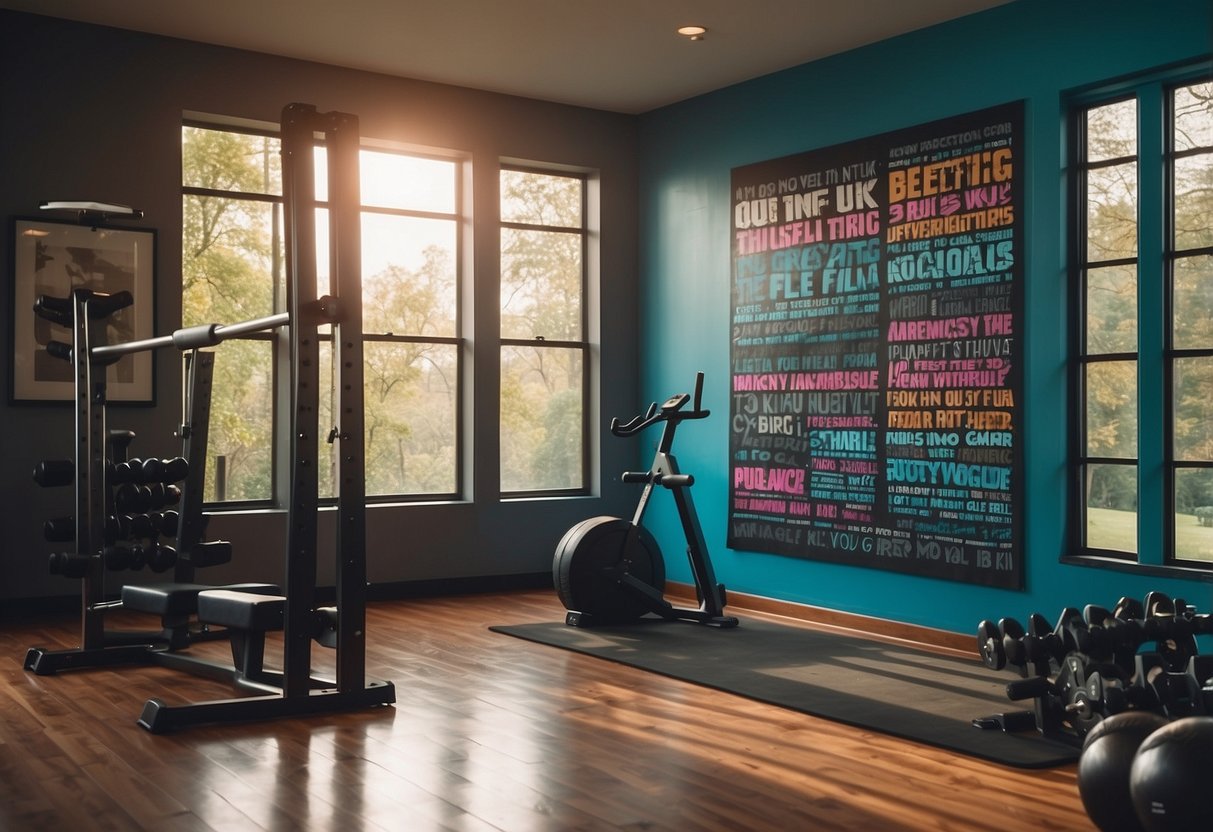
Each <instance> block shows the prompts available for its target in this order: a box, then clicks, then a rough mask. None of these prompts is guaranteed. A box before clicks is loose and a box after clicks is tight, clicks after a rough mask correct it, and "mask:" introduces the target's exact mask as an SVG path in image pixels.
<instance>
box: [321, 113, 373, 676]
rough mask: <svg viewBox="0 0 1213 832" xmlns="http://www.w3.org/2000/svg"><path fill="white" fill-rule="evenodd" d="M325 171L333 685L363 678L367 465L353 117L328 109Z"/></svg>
mask: <svg viewBox="0 0 1213 832" xmlns="http://www.w3.org/2000/svg"><path fill="white" fill-rule="evenodd" d="M329 119H330V123H329V127H328V130H327V131H326V141H327V145H328V158H329V163H328V170H329V188H328V191H329V200H330V204H329V221H330V235H329V237H330V239H331V241H332V242H331V244H330V252H331V263H330V266H331V268H330V274H332V276H333V278H332V286H331V287H330V291H331V292H332V294H334V295H335V296H336V297H337V299H338V303H337V307H338V309H339V311H340V314H339V315H338V317H337V320H336V321H335V322H334V324H333V384H332V389H333V390H334V391H336V401H335V402H334V406H333V424H334V427H335V428H336V430H335V433H334V436H335V441H336V445H335V447H336V449H337V466H336V472H335V477H334V480H335V485H336V489H337V516H338V523H337V539H336V557H337V564H336V576H337V657H336V663H337V687H338V689H339V690H340V691H342V692H343V693H350V692H353V691H356V690H361V689H362V688H363V686H364V685H365V684H366V679H365V676H366V465H365V461H364V456H365V439H364V435H363V434H364V425H363V422H364V413H363V386H364V382H363V355H362V353H363V345H362V241H361V233H362V229H361V225H362V221H361V202H362V198H361V194H360V192H359V179H360V177H359V170H358V168H359V151H360V142H361V140H360V137H359V130H358V118H357V117H356V116H352V115H348V114H344V113H331V114H330V115H329Z"/></svg>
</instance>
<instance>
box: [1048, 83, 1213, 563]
mask: <svg viewBox="0 0 1213 832" xmlns="http://www.w3.org/2000/svg"><path fill="white" fill-rule="evenodd" d="M1209 81H1213V73H1210V70H1209V67H1208V64H1207V63H1206V64H1204V65H1201V66H1189V67H1184V68H1179V69H1176V68H1169V69H1165V70H1160V71H1157V72H1153V73H1149V74H1145V75H1141V76H1137V77H1134V78H1129V79H1122V80H1120V81H1117V82H1114V83H1110V84H1105V85H1101V86H1100V87H1095V88H1091V89H1089V90H1085V91H1080V92H1078V93H1076V94H1075V95H1073V96H1072V97H1071V98H1070V99H1069V101H1068V102H1067V104H1068V107H1067V110H1066V126H1067V130H1068V133H1069V136H1070V141H1069V143H1068V153H1069V160H1070V161H1069V170H1068V171H1067V179H1066V181H1067V200H1066V207H1067V215H1068V222H1067V228H1068V232H1069V237H1070V244H1069V246H1068V250H1069V256H1068V279H1069V285H1070V298H1071V303H1072V304H1073V308H1074V309H1075V310H1076V314H1075V316H1074V318H1073V325H1072V327H1071V333H1072V334H1071V356H1072V358H1071V360H1070V361H1069V362H1068V363H1069V366H1070V381H1069V389H1070V391H1071V395H1072V396H1073V400H1072V402H1071V406H1070V408H1069V410H1070V413H1071V419H1070V429H1069V447H1070V449H1071V451H1070V455H1069V456H1070V463H1069V467H1070V471H1071V499H1070V501H1069V504H1070V506H1071V511H1070V513H1069V515H1070V517H1071V518H1076V519H1074V520H1073V521H1072V522H1071V524H1070V533H1069V534H1068V536H1067V537H1068V540H1069V543H1068V547H1067V549H1068V551H1067V552H1063V554H1062V557H1061V561H1062V562H1064V563H1077V564H1083V565H1099V566H1107V567H1111V568H1114V569H1127V570H1130V571H1136V572H1142V573H1148V574H1156V575H1169V576H1178V575H1187V576H1193V575H1198V576H1201V577H1204V578H1208V577H1209V576H1210V575H1213V561H1211V562H1208V563H1206V562H1203V561H1197V560H1185V559H1180V558H1177V557H1176V539H1175V538H1176V523H1175V517H1176V515H1175V485H1176V472H1177V471H1179V470H1182V469H1195V468H1205V469H1213V459H1209V460H1182V461H1181V460H1179V459H1178V458H1177V456H1178V455H1177V454H1176V449H1175V433H1174V425H1175V402H1174V397H1175V372H1174V371H1175V366H1176V361H1177V360H1178V359H1183V358H1189V357H1213V343H1210V345H1209V346H1208V347H1201V348H1185V349H1182V350H1177V349H1175V348H1174V344H1173V332H1174V298H1173V292H1174V273H1175V268H1174V267H1175V262H1176V261H1177V260H1178V259H1179V258H1180V257H1186V256H1192V255H1193V254H1199V253H1201V252H1203V253H1213V247H1209V248H1207V249H1185V250H1183V251H1182V252H1180V251H1177V250H1176V248H1175V238H1174V223H1175V207H1176V205H1175V202H1176V201H1175V198H1174V197H1175V192H1174V163H1175V160H1176V158H1182V157H1184V156H1189V155H1197V154H1200V153H1202V152H1207V151H1208V148H1204V149H1202V148H1195V149H1191V150H1185V151H1180V152H1176V151H1175V146H1174V139H1173V135H1174V125H1175V113H1174V91H1175V90H1176V89H1178V88H1181V87H1185V86H1189V85H1193V84H1200V83H1207V82H1209ZM1125 100H1133V101H1135V104H1136V131H1135V132H1136V136H1135V145H1134V153H1133V154H1131V155H1129V156H1119V157H1116V158H1114V159H1100V160H1099V161H1097V162H1090V161H1089V160H1088V158H1087V149H1088V135H1087V131H1086V119H1087V113H1088V112H1089V111H1090V110H1092V109H1094V108H1097V107H1102V106H1107V105H1111V104H1115V103H1117V102H1120V101H1125ZM1129 159H1132V160H1133V161H1134V164H1135V169H1136V173H1137V187H1136V190H1137V193H1136V197H1137V199H1136V203H1137V216H1136V218H1135V222H1136V234H1137V245H1136V256H1135V257H1133V258H1118V259H1109V260H1091V259H1088V250H1087V246H1088V237H1087V232H1088V228H1087V210H1088V203H1087V174H1088V172H1089V171H1090V170H1094V169H1099V168H1103V167H1108V166H1111V165H1115V164H1124V163H1126V160H1129ZM1118 265H1122V266H1123V265H1132V266H1134V267H1135V268H1136V270H1137V304H1136V316H1137V327H1136V331H1137V344H1136V349H1135V350H1133V351H1125V352H1110V353H1099V354H1090V353H1088V351H1087V337H1086V335H1087V327H1088V324H1089V320H1088V308H1087V286H1088V283H1087V280H1088V274H1089V272H1090V270H1091V269H1092V268H1099V267H1108V266H1118ZM1126 360H1132V361H1134V362H1135V364H1136V370H1135V376H1136V379H1137V382H1136V384H1135V396H1136V400H1135V404H1134V407H1135V411H1136V415H1137V421H1138V427H1137V435H1136V456H1135V457H1133V458H1131V459H1128V458H1120V457H1100V456H1094V455H1090V454H1088V452H1087V450H1088V449H1087V434H1086V431H1087V416H1088V412H1087V396H1086V377H1087V371H1088V368H1089V367H1090V366H1092V365H1094V364H1098V363H1104V362H1111V361H1126ZM1151 376H1153V378H1151ZM1102 464H1110V465H1132V466H1133V467H1135V469H1136V476H1135V484H1136V493H1137V501H1136V503H1137V511H1136V518H1137V520H1136V523H1135V529H1136V540H1135V544H1134V548H1135V551H1133V552H1122V551H1116V550H1110V549H1103V548H1098V547H1093V546H1090V545H1088V542H1087V528H1088V526H1087V522H1088V514H1087V508H1088V507H1087V502H1088V499H1087V489H1086V472H1087V470H1088V467H1089V466H1091V465H1102ZM1150 516H1157V517H1160V518H1161V520H1159V521H1158V522H1157V523H1153V522H1152V521H1148V520H1146V521H1143V518H1147V517H1150Z"/></svg>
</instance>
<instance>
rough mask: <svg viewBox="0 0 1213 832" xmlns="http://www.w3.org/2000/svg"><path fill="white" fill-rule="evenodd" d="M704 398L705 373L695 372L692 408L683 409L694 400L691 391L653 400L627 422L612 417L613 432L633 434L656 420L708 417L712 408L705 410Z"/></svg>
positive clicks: (620, 434) (671, 420)
mask: <svg viewBox="0 0 1213 832" xmlns="http://www.w3.org/2000/svg"><path fill="white" fill-rule="evenodd" d="M702 398H703V373H696V374H695V395H694V402H693V404H692V406H691V409H690V410H685V411H684V410H683V409H682V408H683V407H684V406H686V403H687V402H689V401H691V400H692V397H691V394H690V393H677V394H675V395H673V396H670V398H668V399H666V400H665V401H664V402H662V403H661V404H660V405H658V404H657V402H653V403H652V404H650V405H649V408H648V410H646V411H645V412H644V414H642V415H640V416H636V417H635V418H633V419H631V420H630V421H628V422H626V423H622V424H621V423H620V421H619V418H618V417H615V418H613V419H611V433H613V434H615V435H616V436H632V435H633V434H636V433H639V432H640V431H642V430H644V429H645V428H647V427H648V426H649V425H651V424H654V423H656V422H674V421H682V420H683V419H706V418H707V417H708V416H710V415H711V413H712V412H711V411H710V410H704V409H703V408H702V407H701V406H700V403H701V401H702Z"/></svg>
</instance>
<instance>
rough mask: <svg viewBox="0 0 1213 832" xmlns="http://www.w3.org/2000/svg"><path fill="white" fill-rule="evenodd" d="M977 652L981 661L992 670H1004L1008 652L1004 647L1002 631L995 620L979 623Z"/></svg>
mask: <svg viewBox="0 0 1213 832" xmlns="http://www.w3.org/2000/svg"><path fill="white" fill-rule="evenodd" d="M977 652H978V653H980V654H981V663H982V664H984V665H985V666H986V667H988V668H990V669H991V670H1002V669H1003V668H1004V667H1006V665H1007V654H1006V651H1004V650H1003V647H1002V633H1001V632H999V630H998V626H997V625H996V624H995V623H994V622H993V621H984V620H983V621H982V622H981V623H980V624H978V625H977Z"/></svg>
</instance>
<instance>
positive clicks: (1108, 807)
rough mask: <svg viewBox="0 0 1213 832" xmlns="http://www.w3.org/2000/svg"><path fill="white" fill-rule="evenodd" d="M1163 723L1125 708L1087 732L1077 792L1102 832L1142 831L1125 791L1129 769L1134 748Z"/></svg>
mask: <svg viewBox="0 0 1213 832" xmlns="http://www.w3.org/2000/svg"><path fill="white" fill-rule="evenodd" d="M1166 724H1167V720H1166V719H1165V718H1163V717H1162V716H1159V715H1158V714H1153V713H1149V712H1147V711H1126V712H1124V713H1120V714H1115V715H1113V716H1110V717H1108V718H1107V719H1104V720H1102V721H1100V722H1099V723H1097V724H1096V725H1095V727H1094V728H1092V729H1091V730H1090V732H1088V733H1087V736H1086V739H1085V740H1084V741H1083V745H1082V756H1081V757H1079V758H1078V793H1079V795H1080V796H1081V797H1082V805H1083V808H1084V809H1086V810H1087V815H1089V816H1090V818H1091V821H1092V822H1093V823H1094V824H1095V825H1096V826H1098V827H1099V828H1100V829H1101V830H1103V832H1142V829H1143V827H1142V826H1141V824H1140V823H1138V820H1137V814H1136V813H1135V812H1134V810H1133V799H1132V797H1131V796H1130V794H1129V772H1130V771H1131V769H1132V767H1133V757H1134V755H1135V754H1137V749H1138V747H1139V746H1140V745H1141V744H1142V743H1143V742H1144V741H1145V739H1146V738H1147V737H1149V736H1150V735H1151V734H1153V733H1154V732H1155V731H1157V730H1158V729H1160V728H1162V727H1163V726H1165V725H1166Z"/></svg>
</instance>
